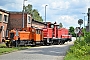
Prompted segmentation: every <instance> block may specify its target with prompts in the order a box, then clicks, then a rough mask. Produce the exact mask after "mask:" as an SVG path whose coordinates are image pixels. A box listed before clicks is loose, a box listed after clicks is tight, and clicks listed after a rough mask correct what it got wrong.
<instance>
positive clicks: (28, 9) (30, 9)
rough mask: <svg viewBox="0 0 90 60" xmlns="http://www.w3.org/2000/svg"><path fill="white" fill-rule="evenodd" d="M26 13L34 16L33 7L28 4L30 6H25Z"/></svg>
mask: <svg viewBox="0 0 90 60" xmlns="http://www.w3.org/2000/svg"><path fill="white" fill-rule="evenodd" d="M25 12H27V13H29V14H32V5H30V4H28V6H25Z"/></svg>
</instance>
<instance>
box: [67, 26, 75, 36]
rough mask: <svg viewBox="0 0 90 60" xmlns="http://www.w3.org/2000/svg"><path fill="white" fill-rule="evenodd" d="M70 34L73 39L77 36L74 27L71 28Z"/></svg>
mask: <svg viewBox="0 0 90 60" xmlns="http://www.w3.org/2000/svg"><path fill="white" fill-rule="evenodd" d="M69 33H70V34H71V35H72V36H73V37H75V36H76V34H75V32H74V27H73V26H71V27H69Z"/></svg>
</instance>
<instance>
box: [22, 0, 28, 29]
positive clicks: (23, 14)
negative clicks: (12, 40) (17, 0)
mask: <svg viewBox="0 0 90 60" xmlns="http://www.w3.org/2000/svg"><path fill="white" fill-rule="evenodd" d="M25 1H27V0H23V24H22V27H23V28H24V7H25V5H24V4H25Z"/></svg>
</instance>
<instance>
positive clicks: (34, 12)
mask: <svg viewBox="0 0 90 60" xmlns="http://www.w3.org/2000/svg"><path fill="white" fill-rule="evenodd" d="M25 12H27V13H29V14H32V15H33V19H34V20H37V21H39V22H42V21H43V19H42V16H40V14H39V12H38V10H36V9H32V5H30V4H28V6H25Z"/></svg>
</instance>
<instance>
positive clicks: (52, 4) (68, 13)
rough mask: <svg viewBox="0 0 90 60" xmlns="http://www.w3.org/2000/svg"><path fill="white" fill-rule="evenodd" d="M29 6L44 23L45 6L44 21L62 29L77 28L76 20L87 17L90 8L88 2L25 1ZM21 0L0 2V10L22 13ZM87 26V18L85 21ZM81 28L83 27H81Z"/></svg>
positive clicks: (61, 0) (89, 2)
mask: <svg viewBox="0 0 90 60" xmlns="http://www.w3.org/2000/svg"><path fill="white" fill-rule="evenodd" d="M28 4H31V5H32V6H33V9H37V10H38V12H39V13H40V15H41V16H42V18H43V20H44V21H45V5H48V6H47V7H46V21H47V22H48V21H50V22H52V23H54V22H55V21H56V22H57V23H58V24H59V23H60V22H61V23H62V24H63V27H66V28H69V27H70V26H74V27H77V26H79V25H78V20H79V19H84V16H87V14H82V13H87V12H88V8H90V0H27V1H26V2H25V5H28ZM22 6H23V0H0V9H4V10H7V11H17V12H20V11H22ZM85 25H87V17H86V19H85ZM82 26H83V25H82Z"/></svg>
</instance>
